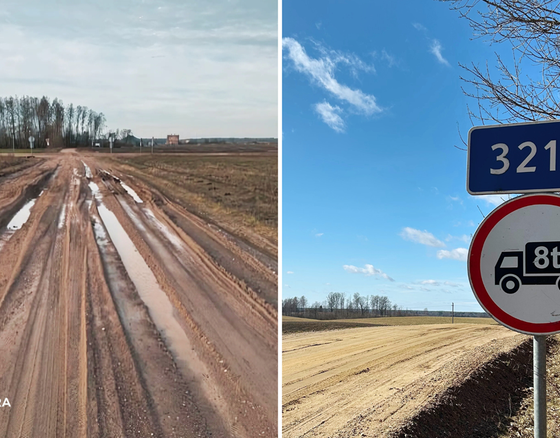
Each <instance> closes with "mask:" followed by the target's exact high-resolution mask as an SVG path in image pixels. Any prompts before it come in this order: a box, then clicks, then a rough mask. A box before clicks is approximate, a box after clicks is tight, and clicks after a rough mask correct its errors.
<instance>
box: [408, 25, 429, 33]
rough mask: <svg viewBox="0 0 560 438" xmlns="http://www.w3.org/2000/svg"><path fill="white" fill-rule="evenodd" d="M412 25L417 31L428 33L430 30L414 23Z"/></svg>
mask: <svg viewBox="0 0 560 438" xmlns="http://www.w3.org/2000/svg"><path fill="white" fill-rule="evenodd" d="M412 25H413V26H414V28H415V29H416V30H420V31H422V32H426V31H427V30H428V29H426V27H425V26H422V25H421V24H420V23H412Z"/></svg>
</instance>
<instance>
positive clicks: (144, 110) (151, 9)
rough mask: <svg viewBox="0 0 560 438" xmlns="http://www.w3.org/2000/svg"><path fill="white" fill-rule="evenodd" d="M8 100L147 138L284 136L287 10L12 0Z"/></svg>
mask: <svg viewBox="0 0 560 438" xmlns="http://www.w3.org/2000/svg"><path fill="white" fill-rule="evenodd" d="M0 59H2V68H1V69H0V95H1V96H10V95H11V96H13V95H19V96H23V95H30V96H37V97H41V96H43V95H46V96H48V97H50V98H51V99H53V98H55V97H58V98H59V99H62V100H63V102H64V103H65V104H69V103H74V105H82V106H87V107H89V108H91V109H93V110H94V111H96V112H103V113H104V114H105V116H106V118H107V127H108V128H112V129H116V128H120V129H122V128H129V129H132V131H133V133H134V134H136V135H137V136H144V137H151V136H156V137H163V136H165V135H167V134H171V133H175V134H180V135H181V137H218V136H228V137H229V136H235V137H244V136H248V137H272V136H274V137H276V136H277V135H278V134H277V132H278V121H277V120H278V3H277V2H276V1H275V0H265V1H261V0H215V1H212V2H201V1H197V0H119V1H116V2H115V1H112V0H99V1H95V2H82V1H79V2H76V1H73V0H26V1H24V2H20V1H13V0H6V1H3V2H2V10H1V11H0Z"/></svg>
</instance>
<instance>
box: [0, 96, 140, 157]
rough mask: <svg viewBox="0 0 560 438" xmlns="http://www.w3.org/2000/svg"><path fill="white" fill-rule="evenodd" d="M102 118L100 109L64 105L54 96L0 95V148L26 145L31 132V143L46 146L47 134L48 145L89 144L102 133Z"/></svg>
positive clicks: (103, 120)
mask: <svg viewBox="0 0 560 438" xmlns="http://www.w3.org/2000/svg"><path fill="white" fill-rule="evenodd" d="M105 122H106V120H105V115H104V114H103V113H102V112H99V113H98V112H96V111H94V110H92V109H90V108H88V107H87V106H81V105H76V106H74V104H73V103H70V104H68V105H64V103H63V102H62V100H60V99H58V98H54V99H53V100H50V99H49V98H48V97H46V96H43V97H41V98H38V97H31V96H23V97H17V96H15V97H12V96H10V97H4V98H3V97H0V148H12V147H14V148H28V147H29V141H28V138H29V137H30V136H31V135H32V136H33V137H35V142H34V147H46V146H47V141H46V140H47V138H48V139H49V145H50V146H52V147H75V146H91V143H92V141H94V140H97V139H99V138H100V137H102V136H103V129H104V128H105ZM122 132H123V133H124V134H123V135H130V133H131V131H130V130H126V129H123V131H122ZM116 134H117V136H118V134H119V132H118V130H117V132H116Z"/></svg>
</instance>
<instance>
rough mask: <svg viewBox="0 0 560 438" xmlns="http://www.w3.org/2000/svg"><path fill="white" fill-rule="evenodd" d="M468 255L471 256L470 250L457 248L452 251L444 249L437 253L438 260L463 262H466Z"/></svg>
mask: <svg viewBox="0 0 560 438" xmlns="http://www.w3.org/2000/svg"><path fill="white" fill-rule="evenodd" d="M468 254H469V250H468V249H467V248H456V249H452V250H451V251H448V250H446V249H442V250H439V251H438V252H437V258H438V259H451V260H459V261H461V262H466V261H467V256H468Z"/></svg>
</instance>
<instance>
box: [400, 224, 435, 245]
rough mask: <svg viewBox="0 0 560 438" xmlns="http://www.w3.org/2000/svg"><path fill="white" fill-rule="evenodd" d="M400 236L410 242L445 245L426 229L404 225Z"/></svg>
mask: <svg viewBox="0 0 560 438" xmlns="http://www.w3.org/2000/svg"><path fill="white" fill-rule="evenodd" d="M400 236H401V237H402V238H403V239H404V240H410V241H411V242H415V243H421V244H422V245H426V246H433V247H439V248H444V247H445V243H443V242H442V241H441V240H439V239H436V238H435V237H434V235H433V234H432V233H429V232H428V231H425V230H424V231H420V230H416V229H414V228H410V227H405V228H403V230H402V231H401V233H400Z"/></svg>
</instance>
